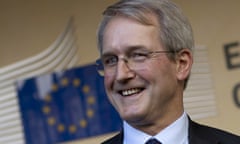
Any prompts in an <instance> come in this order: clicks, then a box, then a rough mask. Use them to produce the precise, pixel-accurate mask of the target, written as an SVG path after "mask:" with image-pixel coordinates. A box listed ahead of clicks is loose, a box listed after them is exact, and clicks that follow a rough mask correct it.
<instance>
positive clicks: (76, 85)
mask: <svg viewBox="0 0 240 144" xmlns="http://www.w3.org/2000/svg"><path fill="white" fill-rule="evenodd" d="M80 83H81V81H80V79H77V78H76V79H74V80H73V85H74V86H75V87H78V86H80Z"/></svg>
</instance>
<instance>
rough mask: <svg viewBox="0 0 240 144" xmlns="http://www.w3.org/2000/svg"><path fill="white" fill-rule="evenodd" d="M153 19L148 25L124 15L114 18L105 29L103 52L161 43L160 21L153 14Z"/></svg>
mask: <svg viewBox="0 0 240 144" xmlns="http://www.w3.org/2000/svg"><path fill="white" fill-rule="evenodd" d="M151 19H152V24H151V25H146V24H142V23H140V22H138V21H136V20H134V19H130V18H128V17H124V16H116V17H114V18H112V19H111V20H110V21H109V23H108V24H107V25H106V28H105V31H104V35H103V49H102V52H103V53H104V52H108V51H113V50H123V49H125V48H129V47H136V46H141V47H150V46H151V45H153V44H156V43H160V42H159V26H158V22H157V20H156V18H155V17H153V16H152V18H151Z"/></svg>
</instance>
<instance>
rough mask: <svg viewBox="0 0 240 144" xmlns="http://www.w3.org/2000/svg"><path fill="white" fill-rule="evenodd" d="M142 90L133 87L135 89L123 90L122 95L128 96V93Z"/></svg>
mask: <svg viewBox="0 0 240 144" xmlns="http://www.w3.org/2000/svg"><path fill="white" fill-rule="evenodd" d="M140 91H141V89H138V88H133V89H129V90H124V91H122V95H123V96H128V95H132V94H136V93H139V92H140Z"/></svg>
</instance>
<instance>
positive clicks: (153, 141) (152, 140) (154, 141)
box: [145, 138, 162, 144]
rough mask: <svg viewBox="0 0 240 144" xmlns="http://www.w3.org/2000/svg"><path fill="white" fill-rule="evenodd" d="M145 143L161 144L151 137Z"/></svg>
mask: <svg viewBox="0 0 240 144" xmlns="http://www.w3.org/2000/svg"><path fill="white" fill-rule="evenodd" d="M145 144H162V143H161V142H160V141H158V140H157V139H155V138H151V139H149V140H148V141H147V142H146V143H145Z"/></svg>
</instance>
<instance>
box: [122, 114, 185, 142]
mask: <svg viewBox="0 0 240 144" xmlns="http://www.w3.org/2000/svg"><path fill="white" fill-rule="evenodd" d="M123 127H124V144H131V143H137V144H144V143H145V142H146V141H147V140H148V139H149V138H152V137H154V138H156V139H158V140H159V141H160V142H161V143H163V144H176V142H178V143H179V144H187V143H188V117H187V114H186V113H183V114H182V116H181V117H180V118H178V119H177V120H176V121H175V122H173V123H172V124H171V125H169V126H168V127H166V128H165V129H163V130H162V131H161V132H159V133H158V134H157V135H155V136H151V135H148V134H146V133H144V132H142V131H139V130H137V129H135V128H133V127H132V126H130V125H129V124H128V123H127V122H125V121H124V123H123Z"/></svg>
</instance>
